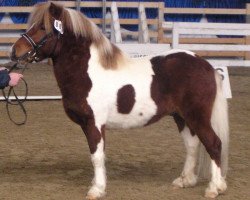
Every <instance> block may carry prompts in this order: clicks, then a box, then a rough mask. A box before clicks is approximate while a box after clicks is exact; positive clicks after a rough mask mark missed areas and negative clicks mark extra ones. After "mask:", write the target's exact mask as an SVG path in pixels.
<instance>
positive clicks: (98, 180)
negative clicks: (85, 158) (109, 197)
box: [88, 139, 106, 197]
mask: <svg viewBox="0 0 250 200" xmlns="http://www.w3.org/2000/svg"><path fill="white" fill-rule="evenodd" d="M91 160H92V164H93V166H94V179H93V181H92V184H93V185H92V187H91V188H90V190H89V192H88V195H89V196H92V197H102V196H104V194H105V189H106V168H105V154H104V141H103V139H101V141H100V142H99V144H98V145H97V149H96V152H95V153H94V154H92V155H91Z"/></svg>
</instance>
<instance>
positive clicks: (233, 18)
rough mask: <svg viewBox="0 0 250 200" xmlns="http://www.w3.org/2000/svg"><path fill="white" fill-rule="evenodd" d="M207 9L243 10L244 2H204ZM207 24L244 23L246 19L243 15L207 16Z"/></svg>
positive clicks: (241, 0) (239, 0)
mask: <svg viewBox="0 0 250 200" xmlns="http://www.w3.org/2000/svg"><path fill="white" fill-rule="evenodd" d="M204 4H205V7H207V8H245V7H246V0H221V1H210V0H205V1H204ZM207 19H208V21H209V22H223V23H227V22H228V23H230V22H231V23H245V22H246V18H245V16H243V15H207Z"/></svg>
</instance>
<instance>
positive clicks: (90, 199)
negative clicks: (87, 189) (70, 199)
mask: <svg viewBox="0 0 250 200" xmlns="http://www.w3.org/2000/svg"><path fill="white" fill-rule="evenodd" d="M86 199H87V200H96V199H98V198H97V197H94V196H92V195H87V196H86Z"/></svg>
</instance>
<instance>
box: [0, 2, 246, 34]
mask: <svg viewBox="0 0 250 200" xmlns="http://www.w3.org/2000/svg"><path fill="white" fill-rule="evenodd" d="M44 1H47V0H0V6H31V5H34V4H36V3H37V2H44ZM82 1H93V0H82ZM94 1H95V0H94ZM96 1H101V0H96ZM107 1H112V0H107ZM121 1H125V2H129V1H138V2H139V1H141V2H159V1H154V0H151V1H150V0H121ZM164 2H165V6H167V7H187V8H188V7H191V8H201V7H205V8H244V7H245V6H246V3H247V2H250V0H164ZM81 11H82V12H83V13H84V14H85V15H87V16H88V17H90V18H101V17H102V8H81ZM146 15H147V18H156V17H157V15H158V13H157V9H146ZM3 16H4V13H0V21H1V19H2V18H3ZM10 16H11V19H12V21H13V22H14V23H26V22H27V20H28V13H11V14H10ZM119 17H120V18H138V10H137V8H135V9H130V8H129V9H128V8H121V9H119ZM201 17H202V16H201V15H165V16H164V18H165V20H167V21H188V22H189V21H190V22H199V21H200V19H201ZM207 18H208V21H209V22H238V23H244V22H245V16H242V15H234V16H233V15H231V16H228V15H227V16H226V15H225V16H224V15H207ZM124 28H128V29H129V30H137V29H138V26H124Z"/></svg>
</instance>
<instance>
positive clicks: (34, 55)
mask: <svg viewBox="0 0 250 200" xmlns="http://www.w3.org/2000/svg"><path fill="white" fill-rule="evenodd" d="M65 14H66V13H65V9H63V7H62V6H60V5H58V4H54V3H42V4H37V5H36V6H35V8H34V11H33V12H32V13H31V15H30V18H29V27H28V29H27V31H26V33H24V34H22V35H21V37H20V38H19V39H18V40H17V41H16V43H15V44H14V45H13V47H12V52H11V60H13V61H22V62H32V61H34V60H36V61H40V60H43V59H44V58H47V57H50V56H52V55H53V54H55V53H56V51H57V47H58V40H59V38H60V35H61V34H63V24H62V21H65V20H64V16H65Z"/></svg>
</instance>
